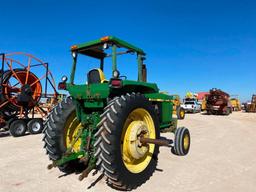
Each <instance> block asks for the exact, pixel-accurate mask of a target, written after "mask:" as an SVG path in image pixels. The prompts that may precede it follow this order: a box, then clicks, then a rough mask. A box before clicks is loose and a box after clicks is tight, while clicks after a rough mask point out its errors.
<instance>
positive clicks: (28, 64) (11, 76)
mask: <svg viewBox="0 0 256 192" xmlns="http://www.w3.org/2000/svg"><path fill="white" fill-rule="evenodd" d="M0 59H1V60H2V67H1V71H0V128H5V129H9V130H10V133H11V135H13V136H21V135H24V134H25V132H26V131H27V130H28V131H29V132H30V133H32V134H36V133H40V132H41V131H42V129H43V125H42V122H43V118H44V117H46V115H47V113H48V111H46V110H44V109H43V108H42V107H41V106H40V105H39V103H40V100H41V99H43V98H48V97H49V96H48V95H49V94H47V91H48V84H50V86H51V88H52V89H51V91H52V92H54V94H50V95H53V97H54V98H56V99H57V91H56V88H55V87H56V86H55V81H54V78H53V76H52V73H51V72H50V71H49V65H48V63H44V62H42V61H41V60H40V59H38V58H36V57H34V56H33V55H31V54H26V53H21V52H17V53H10V54H0ZM43 82H44V83H45V84H44V86H43V85H42V83H43Z"/></svg>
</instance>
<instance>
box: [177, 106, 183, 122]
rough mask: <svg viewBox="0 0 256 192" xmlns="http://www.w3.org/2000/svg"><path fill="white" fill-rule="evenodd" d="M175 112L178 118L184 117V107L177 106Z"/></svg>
mask: <svg viewBox="0 0 256 192" xmlns="http://www.w3.org/2000/svg"><path fill="white" fill-rule="evenodd" d="M176 114H177V118H178V119H184V118H185V109H184V108H182V107H180V106H178V107H177V109H176Z"/></svg>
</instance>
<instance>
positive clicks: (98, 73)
mask: <svg viewBox="0 0 256 192" xmlns="http://www.w3.org/2000/svg"><path fill="white" fill-rule="evenodd" d="M87 79H88V84H95V83H105V82H107V80H106V79H105V75H104V73H103V71H102V70H101V69H92V70H91V71H89V72H88V74H87Z"/></svg>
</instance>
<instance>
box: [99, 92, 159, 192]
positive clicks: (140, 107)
mask: <svg viewBox="0 0 256 192" xmlns="http://www.w3.org/2000/svg"><path fill="white" fill-rule="evenodd" d="M98 127H99V131H98V132H97V133H96V137H97V140H96V142H95V147H96V149H97V150H96V153H95V155H96V156H97V157H98V161H97V163H96V164H97V166H98V167H99V168H100V169H101V170H102V171H103V173H104V174H105V176H106V177H107V183H108V184H109V185H110V186H111V187H113V188H116V189H125V190H127V189H128V190H132V189H135V188H137V187H138V186H140V185H142V184H143V183H145V182H146V181H147V180H148V179H149V178H150V177H151V175H152V174H153V172H154V171H155V169H156V165H157V156H158V153H159V146H157V145H154V144H147V145H142V144H141V143H140V137H146V138H151V139H157V138H159V137H160V131H159V123H158V118H157V115H156V113H155V110H154V108H153V106H152V104H151V103H150V102H149V101H148V99H146V98H145V96H144V95H141V94H139V93H138V94H135V93H133V94H126V95H122V96H121V97H117V98H115V99H113V100H112V101H110V102H109V103H108V105H107V107H106V108H105V110H104V113H103V114H102V115H101V121H100V122H99V124H98Z"/></svg>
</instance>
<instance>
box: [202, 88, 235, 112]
mask: <svg viewBox="0 0 256 192" xmlns="http://www.w3.org/2000/svg"><path fill="white" fill-rule="evenodd" d="M206 110H207V113H208V114H214V115H217V114H225V115H229V114H230V113H232V106H231V104H230V101H229V94H227V93H225V92H224V91H222V90H220V89H216V88H213V89H211V90H210V94H209V95H207V96H206Z"/></svg>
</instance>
